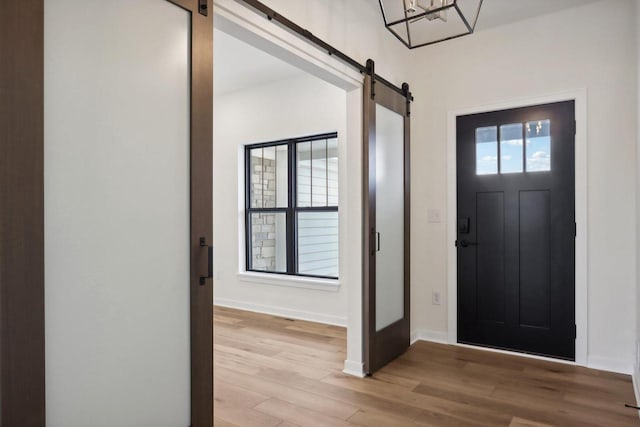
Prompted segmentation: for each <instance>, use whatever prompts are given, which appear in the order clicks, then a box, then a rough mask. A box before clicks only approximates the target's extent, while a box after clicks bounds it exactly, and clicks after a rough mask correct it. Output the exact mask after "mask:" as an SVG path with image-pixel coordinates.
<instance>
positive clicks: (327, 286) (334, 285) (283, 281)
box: [238, 271, 340, 292]
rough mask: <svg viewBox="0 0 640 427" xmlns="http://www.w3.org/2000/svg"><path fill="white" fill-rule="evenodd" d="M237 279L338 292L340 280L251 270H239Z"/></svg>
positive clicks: (247, 281)
mask: <svg viewBox="0 0 640 427" xmlns="http://www.w3.org/2000/svg"><path fill="white" fill-rule="evenodd" d="M238 279H239V280H240V281H241V282H246V283H260V284H262V285H274V286H289V287H293V288H305V289H315V290H319V291H329V292H338V291H339V290H340V281H339V280H338V279H320V278H315V277H301V276H287V275H282V274H269V273H255V272H252V271H251V272H248V271H241V272H239V273H238Z"/></svg>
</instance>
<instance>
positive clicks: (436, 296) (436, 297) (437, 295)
mask: <svg viewBox="0 0 640 427" xmlns="http://www.w3.org/2000/svg"><path fill="white" fill-rule="evenodd" d="M431 304H433V305H440V304H442V301H441V299H440V292H434V293H433V294H431Z"/></svg>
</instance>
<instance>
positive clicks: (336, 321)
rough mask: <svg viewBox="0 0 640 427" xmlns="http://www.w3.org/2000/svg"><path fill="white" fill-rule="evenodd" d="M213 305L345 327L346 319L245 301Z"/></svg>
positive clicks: (220, 301) (222, 301)
mask: <svg viewBox="0 0 640 427" xmlns="http://www.w3.org/2000/svg"><path fill="white" fill-rule="evenodd" d="M213 305H219V306H221V307H228V308H236V309H238V310H246V311H253V312H256V313H264V314H270V315H272V316H278V317H287V318H289V319H297V320H307V321H309V322H317V323H324V324H326V325H334V326H342V327H346V326H347V318H346V317H340V316H333V315H329V314H323V313H314V312H310V311H302V310H292V309H290V308H285V307H275V306H272V305H264V304H256V303H251V302H245V301H237V300H232V299H227V298H215V297H214V298H213Z"/></svg>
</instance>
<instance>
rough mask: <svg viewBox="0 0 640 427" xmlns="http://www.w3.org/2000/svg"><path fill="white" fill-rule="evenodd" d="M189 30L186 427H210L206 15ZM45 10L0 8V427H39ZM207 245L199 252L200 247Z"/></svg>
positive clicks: (34, 0) (26, 5) (30, 1)
mask: <svg viewBox="0 0 640 427" xmlns="http://www.w3.org/2000/svg"><path fill="white" fill-rule="evenodd" d="M169 1H171V2H172V3H175V4H176V5H178V6H180V7H182V8H184V9H185V10H188V11H190V12H191V13H192V20H191V22H192V29H191V73H192V74H191V276H192V278H191V284H190V289H191V291H190V292H191V425H192V426H193V427H200V426H202V427H209V426H213V323H212V321H213V306H212V301H213V284H212V281H211V279H205V280H204V284H203V285H200V279H199V278H200V277H201V276H207V275H208V274H207V270H208V265H207V264H208V255H207V253H208V250H207V249H208V248H207V247H206V246H207V245H210V244H211V241H212V238H213V223H212V209H213V205H212V185H213V183H212V178H211V177H212V151H213V150H212V140H213V11H212V10H207V11H206V12H207V13H206V14H203V13H200V12H204V11H205V10H206V8H207V3H209V7H210V3H211V2H210V1H204V0H169ZM43 172H44V0H22V1H1V2H0V202H1V203H0V373H1V377H0V426H7V427H8V426H18V425H19V426H24V427H31V426H44V425H45V422H46V416H45V354H44V351H45V340H44V338H45V336H44V329H45V324H44V181H43ZM201 237H204V239H205V240H204V242H205V246H204V247H203V246H201V243H200V242H201V240H200V239H201Z"/></svg>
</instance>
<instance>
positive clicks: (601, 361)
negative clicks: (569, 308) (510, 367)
mask: <svg viewBox="0 0 640 427" xmlns="http://www.w3.org/2000/svg"><path fill="white" fill-rule="evenodd" d="M416 341H430V342H435V343H439V344H449V336H448V334H447V332H441V331H431V330H429V329H416V330H414V331H412V332H411V344H413V343H415V342H416ZM454 345H457V346H461V347H469V348H473V349H476V350H483V351H492V352H496V353H503V354H512V355H514V356H521V357H527V358H533V359H540V360H548V361H550V362H558V363H566V364H571V365H575V364H576V363H575V362H568V361H564V360H560V359H554V358H550V357H542V356H536V355H531V354H526V353H518V352H513V351H506V350H499V349H493V348H485V347H480V346H469V345H465V344H458V343H456V344H454ZM586 367H587V368H591V369H598V370H601V371H609V372H616V373H619V374H627V375H632V374H633V372H634V369H633V366H632V364H631V363H629V362H628V361H625V360H619V359H608V358H604V357H594V356H589V358H588V362H587V365H586ZM637 375H639V376H638V377H637V378H636V375H634V376H633V377H634V385H635V384H636V382H637V383H639V384H638V389H637V397H638V398H640V372H639V373H638V374H637ZM639 402H640V400H639Z"/></svg>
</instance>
